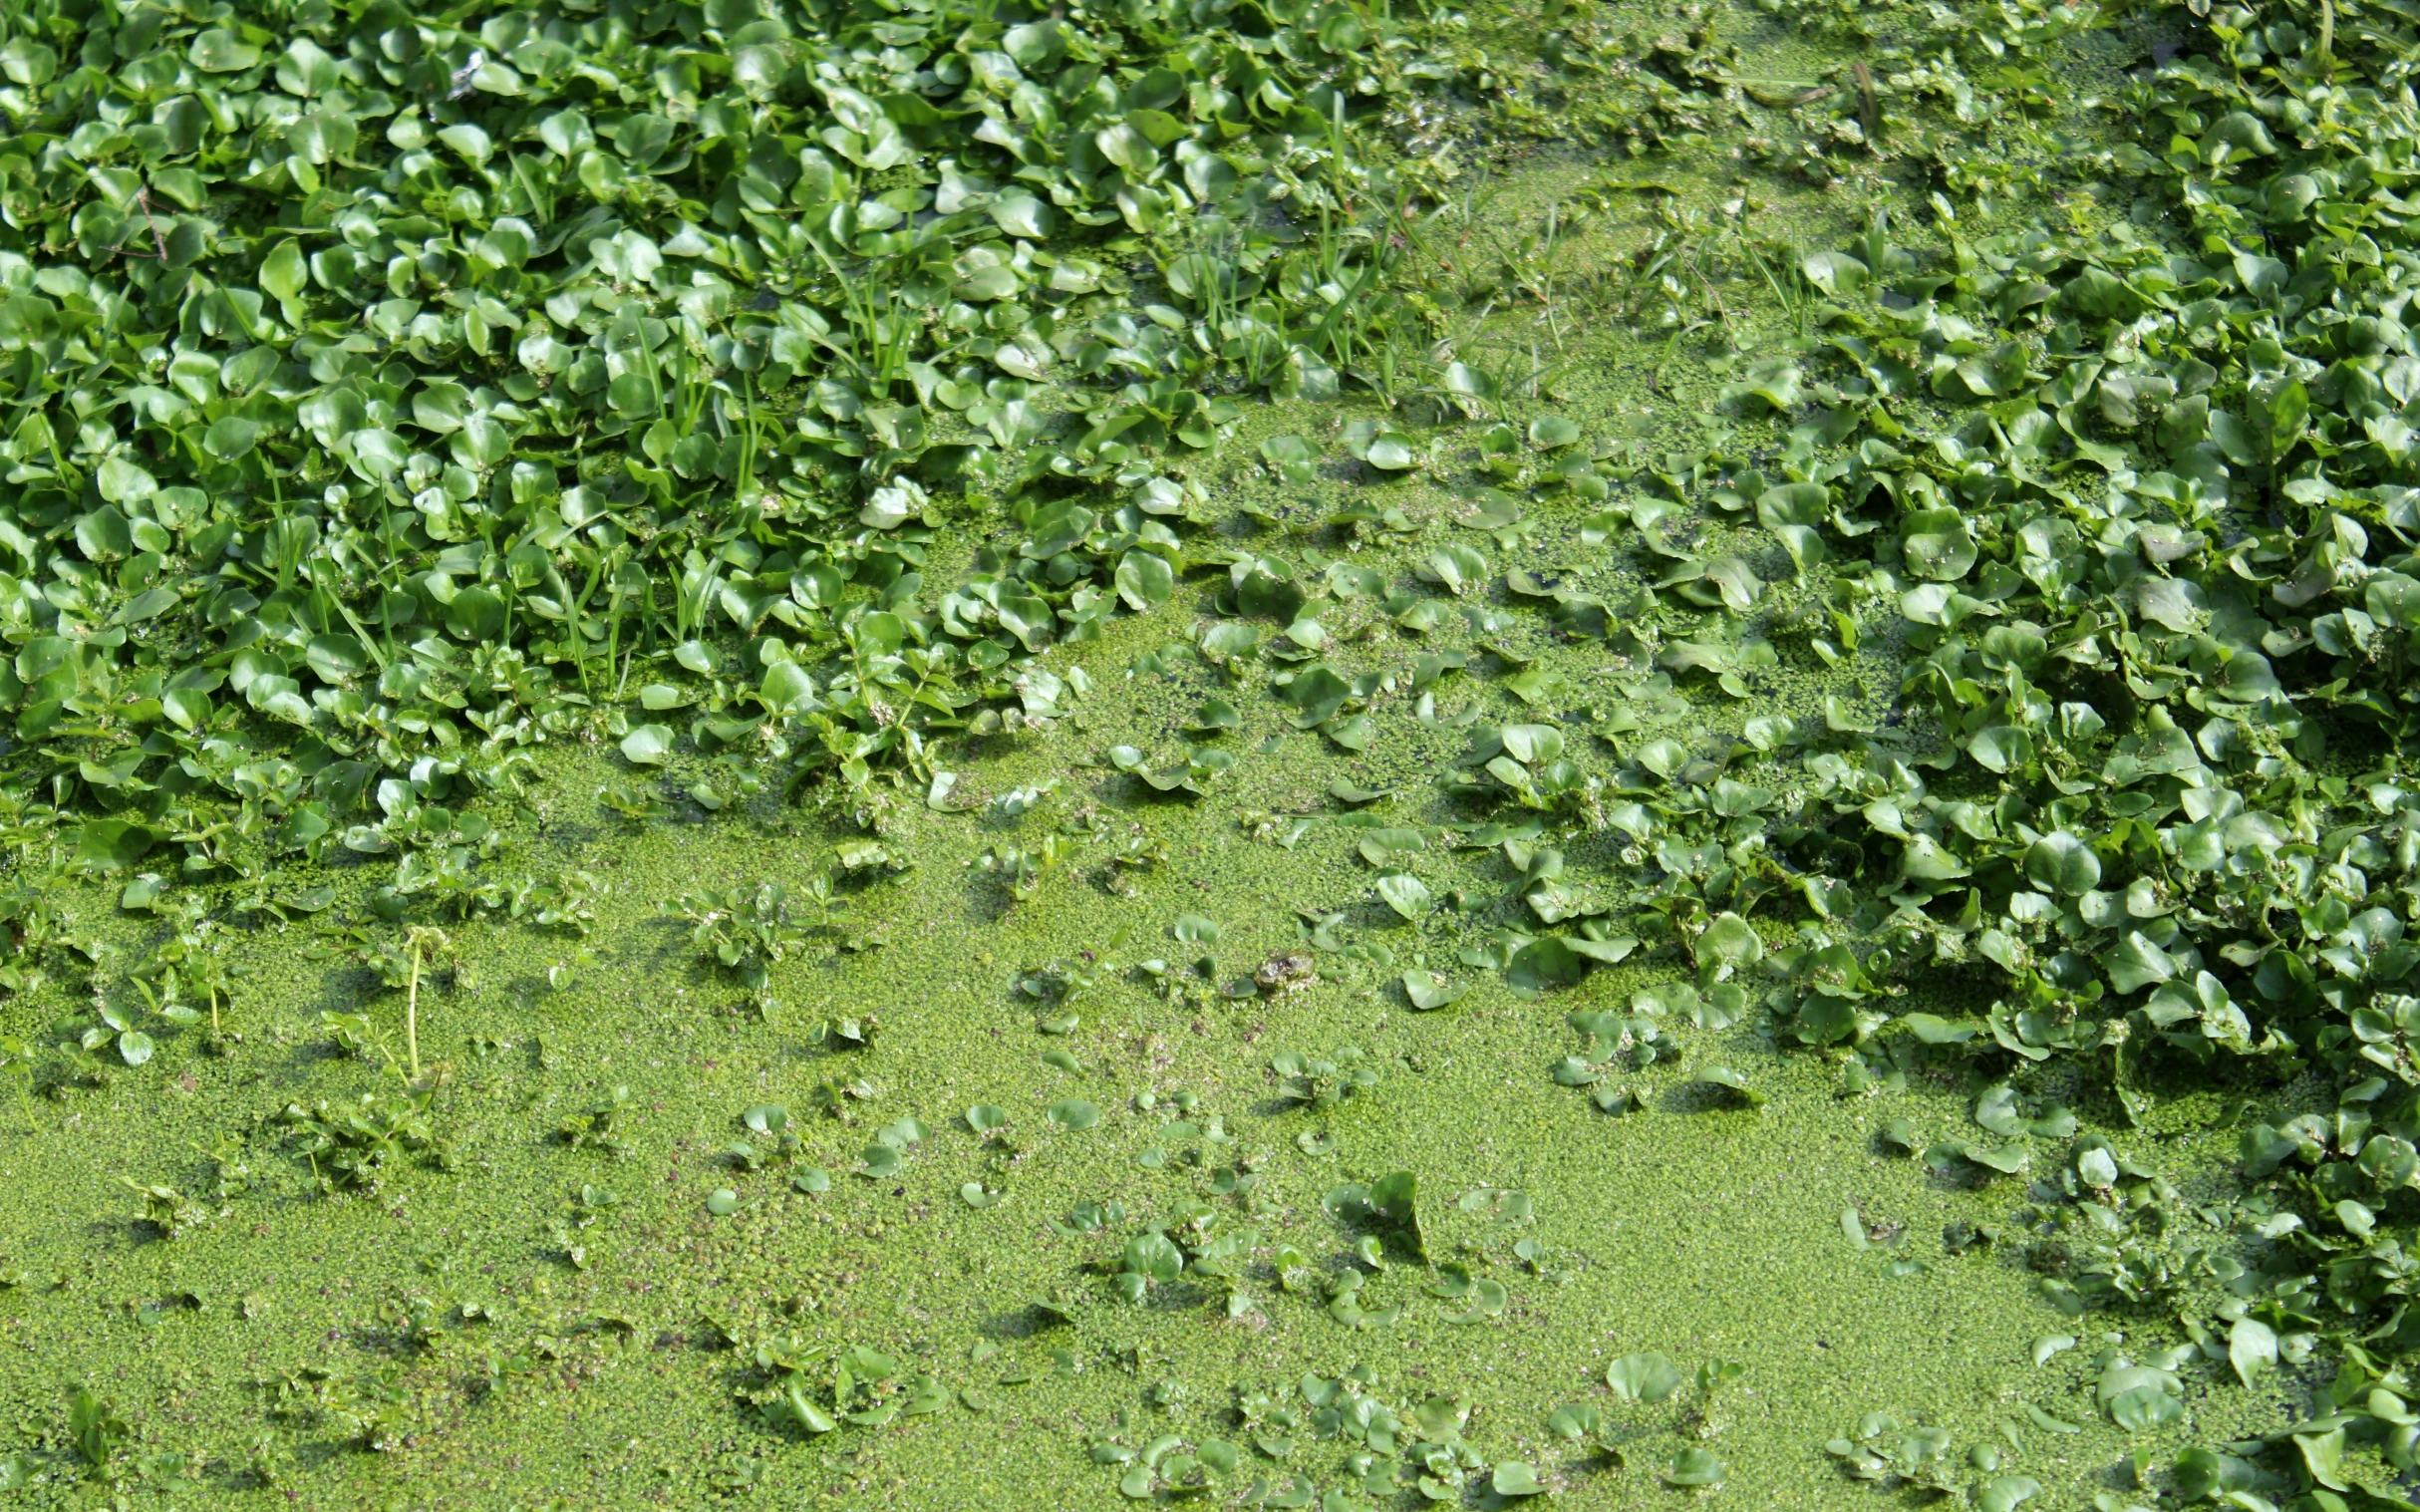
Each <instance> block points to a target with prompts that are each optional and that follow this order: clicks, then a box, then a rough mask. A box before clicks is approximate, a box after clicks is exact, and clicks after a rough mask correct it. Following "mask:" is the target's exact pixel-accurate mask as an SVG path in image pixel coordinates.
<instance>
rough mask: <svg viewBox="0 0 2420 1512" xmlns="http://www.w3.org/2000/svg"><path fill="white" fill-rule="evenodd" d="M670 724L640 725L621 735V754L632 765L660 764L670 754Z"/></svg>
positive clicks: (671, 740)
mask: <svg viewBox="0 0 2420 1512" xmlns="http://www.w3.org/2000/svg"><path fill="white" fill-rule="evenodd" d="M673 739H674V737H673V732H672V727H671V726H670V725H641V726H639V727H638V728H637V729H635V730H633V731H631V732H630V734H628V735H626V736H624V737H622V755H623V756H625V757H626V758H628V759H629V760H630V761H631V762H632V763H633V764H634V765H639V766H661V765H663V764H664V762H665V760H666V759H667V758H669V757H670V756H672V743H673Z"/></svg>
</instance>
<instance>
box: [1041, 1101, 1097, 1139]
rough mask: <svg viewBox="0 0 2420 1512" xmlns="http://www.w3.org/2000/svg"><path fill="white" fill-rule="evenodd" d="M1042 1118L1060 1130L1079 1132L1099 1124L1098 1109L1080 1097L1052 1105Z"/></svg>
mask: <svg viewBox="0 0 2420 1512" xmlns="http://www.w3.org/2000/svg"><path fill="white" fill-rule="evenodd" d="M1043 1116H1044V1117H1046V1118H1049V1119H1050V1120H1051V1121H1052V1122H1053V1123H1055V1124H1057V1125H1058V1126H1059V1127H1060V1128H1062V1129H1067V1130H1070V1131H1080V1130H1083V1129H1088V1128H1090V1127H1092V1125H1094V1124H1096V1123H1098V1122H1100V1109H1099V1108H1097V1107H1094V1106H1093V1105H1092V1104H1091V1103H1089V1102H1086V1101H1085V1100H1084V1099H1083V1098H1081V1097H1069V1098H1066V1099H1065V1100H1063V1101H1059V1102H1054V1103H1052V1104H1051V1105H1050V1107H1049V1108H1048V1109H1046V1110H1045V1111H1044V1113H1043Z"/></svg>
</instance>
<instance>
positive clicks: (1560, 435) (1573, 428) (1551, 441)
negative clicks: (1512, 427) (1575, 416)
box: [1529, 415, 1580, 452]
mask: <svg viewBox="0 0 2420 1512" xmlns="http://www.w3.org/2000/svg"><path fill="white" fill-rule="evenodd" d="M1579 439H1580V426H1579V423H1578V422H1576V421H1574V420H1572V419H1570V418H1569V417H1567V416H1562V415H1542V416H1540V417H1538V418H1537V419H1536V420H1533V421H1531V422H1530V423H1529V444H1530V445H1531V446H1533V447H1537V448H1539V449H1541V450H1543V451H1547V452H1554V451H1558V450H1560V449H1562V448H1564V447H1568V446H1570V445H1571V444H1572V443H1574V442H1576V441H1578V440H1579Z"/></svg>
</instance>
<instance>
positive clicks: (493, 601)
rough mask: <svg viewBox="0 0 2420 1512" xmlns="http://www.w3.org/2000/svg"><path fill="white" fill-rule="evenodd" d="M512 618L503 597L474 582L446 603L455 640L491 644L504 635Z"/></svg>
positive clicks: (449, 625)
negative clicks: (506, 624) (505, 628)
mask: <svg viewBox="0 0 2420 1512" xmlns="http://www.w3.org/2000/svg"><path fill="white" fill-rule="evenodd" d="M508 618H509V615H508V614H507V613H506V611H505V608H504V600H503V598H502V597H501V596H500V595H498V594H497V593H496V591H495V590H494V589H492V588H486V587H482V586H480V585H478V584H476V583H473V584H472V585H471V586H469V587H467V588H463V589H460V590H458V591H456V592H455V594H454V602H453V603H451V604H448V605H447V606H446V628H447V629H448V630H449V631H451V632H452V633H453V634H454V638H455V639H456V640H464V641H470V642H474V643H476V644H479V645H492V644H494V643H495V642H497V641H500V640H502V639H503V638H504V623H505V621H506V620H507V619H508Z"/></svg>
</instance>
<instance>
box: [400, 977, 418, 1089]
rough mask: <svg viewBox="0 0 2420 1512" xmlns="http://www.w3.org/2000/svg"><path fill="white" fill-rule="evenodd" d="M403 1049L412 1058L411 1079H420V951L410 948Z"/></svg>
mask: <svg viewBox="0 0 2420 1512" xmlns="http://www.w3.org/2000/svg"><path fill="white" fill-rule="evenodd" d="M404 1049H405V1051H406V1052H407V1053H409V1054H410V1055H411V1057H412V1079H413V1080H415V1081H418V1080H419V1079H420V1078H421V951H420V947H419V946H418V945H415V946H413V947H412V987H411V990H410V991H408V992H406V993H405V994H404Z"/></svg>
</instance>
